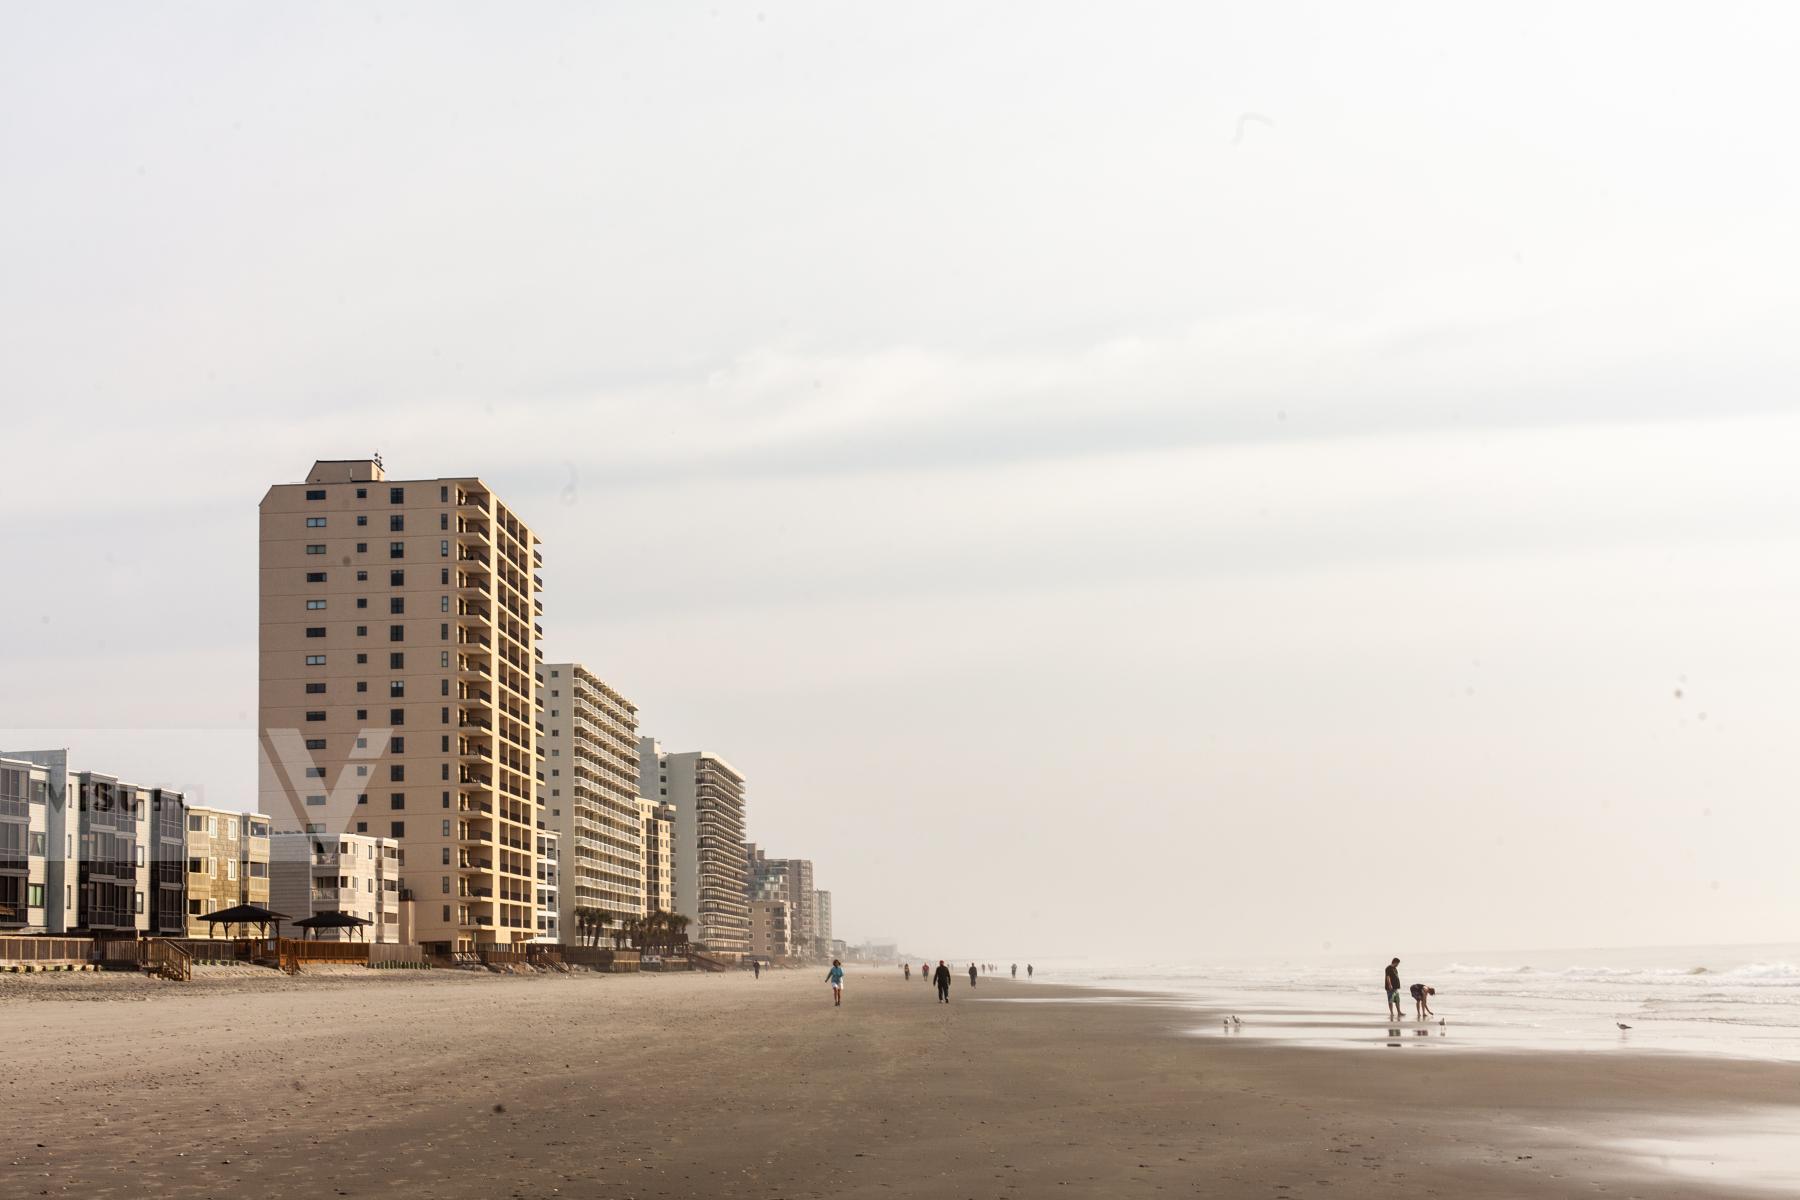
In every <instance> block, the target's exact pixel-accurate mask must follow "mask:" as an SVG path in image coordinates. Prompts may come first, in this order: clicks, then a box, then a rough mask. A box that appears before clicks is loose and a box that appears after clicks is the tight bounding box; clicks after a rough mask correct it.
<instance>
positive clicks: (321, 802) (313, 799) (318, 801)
mask: <svg viewBox="0 0 1800 1200" xmlns="http://www.w3.org/2000/svg"><path fill="white" fill-rule="evenodd" d="M306 802H307V804H309V805H311V806H312V807H313V808H323V807H325V797H323V796H308V797H307V798H306Z"/></svg>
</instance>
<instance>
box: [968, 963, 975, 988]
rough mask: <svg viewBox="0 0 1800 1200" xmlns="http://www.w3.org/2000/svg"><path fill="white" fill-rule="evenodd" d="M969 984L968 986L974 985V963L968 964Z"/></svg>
mask: <svg viewBox="0 0 1800 1200" xmlns="http://www.w3.org/2000/svg"><path fill="white" fill-rule="evenodd" d="M969 986H970V987H974V986H975V964H974V963H970V964H969Z"/></svg>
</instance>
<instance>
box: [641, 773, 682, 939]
mask: <svg viewBox="0 0 1800 1200" xmlns="http://www.w3.org/2000/svg"><path fill="white" fill-rule="evenodd" d="M638 819H639V822H640V823H641V824H642V826H643V830H644V912H645V913H646V914H648V913H655V912H674V911H675V853H674V838H675V806H674V805H673V804H669V803H668V802H666V801H662V800H652V799H650V798H649V797H647V796H639V797H638Z"/></svg>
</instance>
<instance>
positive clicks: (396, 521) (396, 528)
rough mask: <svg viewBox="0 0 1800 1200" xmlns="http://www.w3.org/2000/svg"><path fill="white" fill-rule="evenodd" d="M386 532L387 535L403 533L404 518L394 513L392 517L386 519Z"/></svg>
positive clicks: (404, 530) (404, 528)
mask: <svg viewBox="0 0 1800 1200" xmlns="http://www.w3.org/2000/svg"><path fill="white" fill-rule="evenodd" d="M388 532H389V533H405V532H406V518H405V517H403V516H401V515H400V514H399V513H395V514H394V515H393V516H391V517H389V518H388Z"/></svg>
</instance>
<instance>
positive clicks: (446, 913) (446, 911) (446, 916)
mask: <svg viewBox="0 0 1800 1200" xmlns="http://www.w3.org/2000/svg"><path fill="white" fill-rule="evenodd" d="M444 920H445V921H446V922H448V921H449V920H450V906H449V905H448V904H446V905H444Z"/></svg>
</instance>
